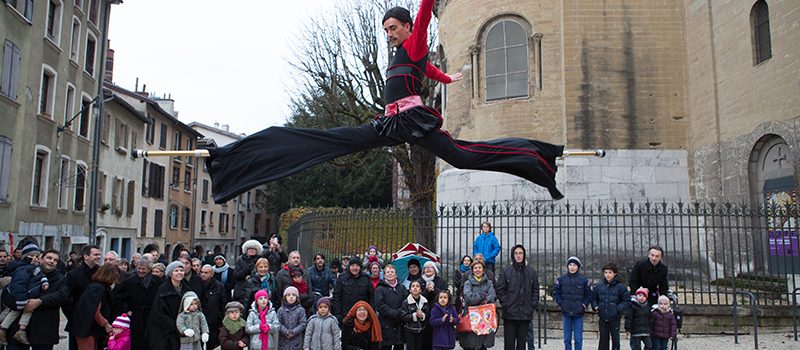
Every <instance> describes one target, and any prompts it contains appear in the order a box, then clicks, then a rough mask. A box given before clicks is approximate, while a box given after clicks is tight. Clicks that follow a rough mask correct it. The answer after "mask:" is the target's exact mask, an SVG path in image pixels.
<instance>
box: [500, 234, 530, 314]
mask: <svg viewBox="0 0 800 350" xmlns="http://www.w3.org/2000/svg"><path fill="white" fill-rule="evenodd" d="M517 248H522V251H523V252H524V251H525V247H523V246H522V245H516V246H514V248H511V261H514V253H513V252H514V250H516V249H517ZM526 255H527V254H526ZM497 299H498V300H500V304H501V305H502V306H503V318H504V319H507V320H519V321H529V320H532V319H533V311H534V310H536V308H537V307H538V306H539V278H538V276H537V275H536V271H534V270H533V268H532V267H530V266H528V265H527V264H526V262H525V260H523V261H522V263H519V264H518V263H516V262H514V263H512V264H511V266H509V267H507V268H506V269H505V270H503V271H502V272H500V274H499V275H498V276H497Z"/></svg>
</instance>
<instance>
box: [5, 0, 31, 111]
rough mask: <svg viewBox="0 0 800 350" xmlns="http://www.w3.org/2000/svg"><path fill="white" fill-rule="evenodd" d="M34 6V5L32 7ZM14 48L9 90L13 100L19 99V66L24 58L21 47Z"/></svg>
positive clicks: (15, 46)
mask: <svg viewBox="0 0 800 350" xmlns="http://www.w3.org/2000/svg"><path fill="white" fill-rule="evenodd" d="M31 6H33V5H31ZM11 46H12V54H11V84H10V86H9V90H8V97H11V99H13V100H16V99H17V88H18V87H19V65H20V62H21V61H22V58H21V57H20V54H19V47H18V46H17V45H14V44H13V43H11Z"/></svg>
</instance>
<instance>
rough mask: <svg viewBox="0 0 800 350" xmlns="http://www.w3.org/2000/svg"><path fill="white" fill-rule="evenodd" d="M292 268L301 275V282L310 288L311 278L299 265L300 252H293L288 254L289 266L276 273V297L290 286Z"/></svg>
mask: <svg viewBox="0 0 800 350" xmlns="http://www.w3.org/2000/svg"><path fill="white" fill-rule="evenodd" d="M271 266H272V263H270V267H271ZM292 268H295V270H296V272H300V273H302V274H303V281H304V282H305V283H306V285H307V286H309V287H310V286H311V278H310V277H309V273H308V271H306V269H304V268H303V265H301V264H300V252H298V251H296V250H295V251H293V252H291V253H289V264H288V265H286V267H284V268H282V269H281V270H280V271H278V273H277V274H276V275H275V284H276V287H277V293H278V295H283V291H284V290H286V287H289V286H291V285H292V275H291V270H292Z"/></svg>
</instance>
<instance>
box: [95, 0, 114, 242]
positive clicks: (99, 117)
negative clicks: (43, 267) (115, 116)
mask: <svg viewBox="0 0 800 350" xmlns="http://www.w3.org/2000/svg"><path fill="white" fill-rule="evenodd" d="M121 3H122V0H104V1H103V34H102V37H103V39H102V41H101V42H100V71H99V72H98V73H99V75H98V78H97V80H98V83H97V96H103V85H104V83H105V75H106V54H107V53H106V50H107V48H106V45H107V42H108V19H109V13H110V12H111V5H119V4H121ZM103 102H104V101H103V99H102V98H96V99H95V104H96V108H95V109H96V110H97V113H96V114H95V117H94V118H95V123H94V139H93V140H92V167H91V171H92V172H91V177H90V180H89V198H90V200H89V244H94V243H95V240H96V237H95V235H96V233H95V232H96V231H97V175H98V174H97V172H98V171H99V166H100V138H101V137H102V134H101V133H102V132H103V104H104V103H103Z"/></svg>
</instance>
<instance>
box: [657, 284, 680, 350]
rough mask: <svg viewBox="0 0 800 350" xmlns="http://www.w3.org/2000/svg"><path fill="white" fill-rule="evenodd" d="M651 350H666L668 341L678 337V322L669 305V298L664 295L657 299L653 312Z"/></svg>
mask: <svg viewBox="0 0 800 350" xmlns="http://www.w3.org/2000/svg"><path fill="white" fill-rule="evenodd" d="M652 316H653V332H652V333H651V334H652V336H653V340H652V342H653V349H654V350H667V345H668V344H669V340H670V339H675V337H677V336H678V322H677V321H676V319H675V314H673V313H672V308H670V305H669V298H667V296H666V295H662V296H660V297H658V307H657V308H656V309H655V310H653V312H652Z"/></svg>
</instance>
